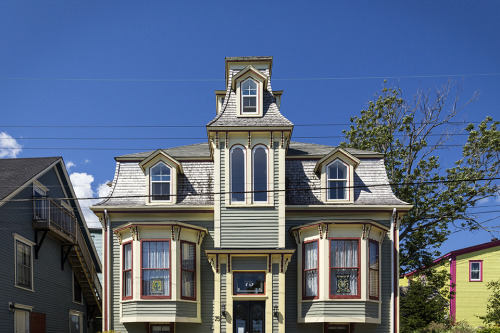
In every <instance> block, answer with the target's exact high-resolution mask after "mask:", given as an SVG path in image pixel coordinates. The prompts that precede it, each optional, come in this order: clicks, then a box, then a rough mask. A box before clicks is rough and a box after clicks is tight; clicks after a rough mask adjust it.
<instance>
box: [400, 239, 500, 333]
mask: <svg viewBox="0 0 500 333" xmlns="http://www.w3.org/2000/svg"><path fill="white" fill-rule="evenodd" d="M434 266H437V267H443V268H445V269H448V270H449V272H450V275H451V280H450V286H451V287H450V291H454V292H455V297H454V298H453V299H452V300H451V302H450V316H451V317H452V318H455V321H463V320H465V321H467V322H468V323H469V324H471V325H472V326H481V325H483V322H482V320H481V319H479V318H478V317H477V316H484V315H485V314H486V303H487V301H488V297H489V296H490V294H491V291H490V290H488V289H487V288H486V284H487V283H488V282H490V281H494V280H498V279H499V278H500V240H493V241H491V242H488V243H484V244H479V245H475V246H471V247H467V248H464V249H460V250H455V251H451V252H450V253H448V254H445V255H444V256H442V257H440V258H438V259H436V260H435V261H434ZM416 273H418V270H416V271H413V272H410V273H408V274H406V275H404V276H402V277H401V279H400V280H399V285H400V286H406V285H408V280H409V279H411V278H412V276H413V275H414V274H416Z"/></svg>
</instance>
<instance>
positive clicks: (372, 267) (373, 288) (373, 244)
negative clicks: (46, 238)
mask: <svg viewBox="0 0 500 333" xmlns="http://www.w3.org/2000/svg"><path fill="white" fill-rule="evenodd" d="M369 258H370V262H369V264H368V267H369V269H368V270H369V275H370V280H369V289H370V298H371V299H378V298H379V285H380V283H379V268H380V266H379V265H380V257H379V246H378V242H377V241H374V240H372V239H370V242H369Z"/></svg>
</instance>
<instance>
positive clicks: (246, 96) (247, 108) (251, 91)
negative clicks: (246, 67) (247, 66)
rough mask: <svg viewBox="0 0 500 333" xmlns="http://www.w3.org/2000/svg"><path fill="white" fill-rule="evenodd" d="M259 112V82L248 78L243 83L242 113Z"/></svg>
mask: <svg viewBox="0 0 500 333" xmlns="http://www.w3.org/2000/svg"><path fill="white" fill-rule="evenodd" d="M256 113H257V82H255V81H254V80H252V79H250V78H249V79H247V80H245V81H243V82H242V83H241V114H256Z"/></svg>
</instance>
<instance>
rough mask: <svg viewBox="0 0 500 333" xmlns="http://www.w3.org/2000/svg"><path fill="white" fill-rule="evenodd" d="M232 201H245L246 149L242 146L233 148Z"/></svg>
mask: <svg viewBox="0 0 500 333" xmlns="http://www.w3.org/2000/svg"><path fill="white" fill-rule="evenodd" d="M230 160H231V202H244V201H245V150H244V148H243V147H242V146H235V147H233V148H232V149H231V158H230Z"/></svg>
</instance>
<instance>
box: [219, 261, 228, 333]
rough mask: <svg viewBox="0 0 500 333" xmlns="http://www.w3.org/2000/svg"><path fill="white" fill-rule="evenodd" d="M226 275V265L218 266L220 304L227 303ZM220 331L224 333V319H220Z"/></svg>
mask: <svg viewBox="0 0 500 333" xmlns="http://www.w3.org/2000/svg"><path fill="white" fill-rule="evenodd" d="M226 275H227V265H226V264H221V265H220V304H226V303H227V299H226V297H227V284H226ZM220 319H221V320H220V331H221V333H226V322H227V320H226V317H224V316H221V317H220Z"/></svg>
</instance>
